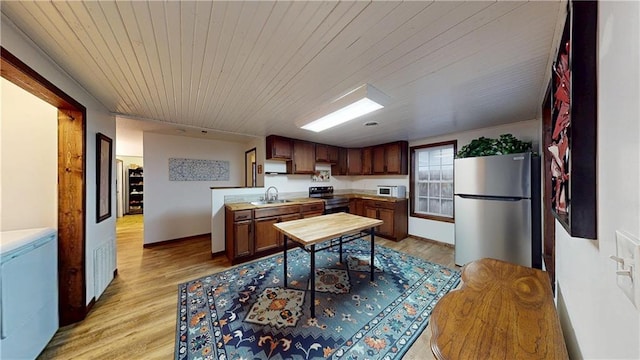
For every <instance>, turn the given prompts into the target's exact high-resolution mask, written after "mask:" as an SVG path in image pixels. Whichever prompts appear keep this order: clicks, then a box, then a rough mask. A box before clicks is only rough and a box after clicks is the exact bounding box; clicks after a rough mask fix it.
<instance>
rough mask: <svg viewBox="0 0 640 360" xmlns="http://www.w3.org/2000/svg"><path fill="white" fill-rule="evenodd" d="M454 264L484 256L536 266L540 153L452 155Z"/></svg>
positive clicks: (539, 247)
mask: <svg viewBox="0 0 640 360" xmlns="http://www.w3.org/2000/svg"><path fill="white" fill-rule="evenodd" d="M454 194H455V197H454V199H455V203H454V204H455V263H456V264H457V265H464V264H466V263H468V262H470V261H473V260H477V259H481V258H484V257H489V258H494V259H499V260H504V261H509V262H512V263H516V264H520V265H524V266H529V267H535V268H540V267H541V266H542V254H541V253H542V245H541V228H540V227H541V226H540V205H541V204H540V158H539V157H538V156H532V155H531V153H523V154H509V155H495V156H481V157H474V158H464V159H455V161H454Z"/></svg>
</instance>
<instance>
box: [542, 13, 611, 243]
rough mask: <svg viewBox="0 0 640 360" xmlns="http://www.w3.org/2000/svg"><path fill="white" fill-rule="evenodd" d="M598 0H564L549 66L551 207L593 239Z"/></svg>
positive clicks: (572, 229)
mask: <svg viewBox="0 0 640 360" xmlns="http://www.w3.org/2000/svg"><path fill="white" fill-rule="evenodd" d="M597 22H598V3H597V2H595V1H569V3H568V11H567V19H566V22H565V27H564V32H563V35H562V40H561V42H560V46H559V49H558V54H557V57H556V60H555V62H554V64H553V72H552V86H553V88H552V96H553V98H552V101H551V103H552V104H551V127H552V128H551V134H552V135H551V145H550V146H549V147H548V148H547V149H546V151H547V153H548V154H549V155H551V159H552V160H551V167H550V168H549V169H547V174H548V175H547V176H550V178H551V192H552V198H551V208H552V211H553V214H554V216H555V217H556V219H558V222H559V223H560V224H561V225H562V226H563V227H564V228H565V229H566V230H567V232H568V233H569V235H571V236H573V237H581V238H587V239H595V238H596V236H597V231H596V230H597V229H596V224H597V221H596V210H597V208H596V200H597V199H596V176H597V174H596V154H597V152H596V150H597V149H596V144H597V141H596V138H597V127H596V123H597V119H596V118H597V101H598V98H597V94H596V89H597V82H596V80H597V78H596V77H597V73H598V72H597V56H596V42H597V37H598V34H597Z"/></svg>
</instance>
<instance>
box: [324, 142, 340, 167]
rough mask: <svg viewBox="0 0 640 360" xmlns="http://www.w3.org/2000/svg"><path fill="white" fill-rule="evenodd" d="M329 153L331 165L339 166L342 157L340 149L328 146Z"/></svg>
mask: <svg viewBox="0 0 640 360" xmlns="http://www.w3.org/2000/svg"><path fill="white" fill-rule="evenodd" d="M327 152H328V154H329V162H330V163H331V164H337V163H338V160H339V157H340V148H339V147H337V146H328V148H327Z"/></svg>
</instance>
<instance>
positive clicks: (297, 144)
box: [287, 140, 316, 174]
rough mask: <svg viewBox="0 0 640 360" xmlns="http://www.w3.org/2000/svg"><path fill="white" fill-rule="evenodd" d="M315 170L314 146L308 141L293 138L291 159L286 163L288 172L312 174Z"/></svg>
mask: <svg viewBox="0 0 640 360" xmlns="http://www.w3.org/2000/svg"><path fill="white" fill-rule="evenodd" d="M315 172H316V147H315V144H314V143H312V142H308V141H302V140H293V160H292V161H291V162H289V163H287V173H289V174H313V173H315Z"/></svg>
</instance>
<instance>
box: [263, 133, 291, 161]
mask: <svg viewBox="0 0 640 360" xmlns="http://www.w3.org/2000/svg"><path fill="white" fill-rule="evenodd" d="M266 142H267V146H266V147H267V149H266V150H267V151H266V153H267V154H266V157H267V159H276V160H291V139H288V138H285V137H282V136H276V135H269V136H267V140H266Z"/></svg>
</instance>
